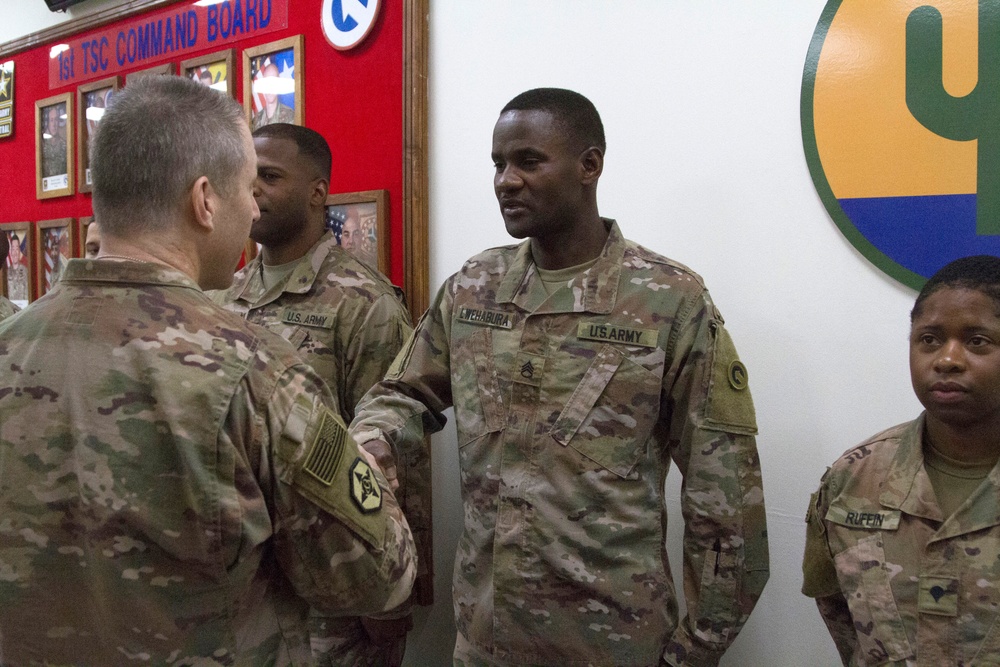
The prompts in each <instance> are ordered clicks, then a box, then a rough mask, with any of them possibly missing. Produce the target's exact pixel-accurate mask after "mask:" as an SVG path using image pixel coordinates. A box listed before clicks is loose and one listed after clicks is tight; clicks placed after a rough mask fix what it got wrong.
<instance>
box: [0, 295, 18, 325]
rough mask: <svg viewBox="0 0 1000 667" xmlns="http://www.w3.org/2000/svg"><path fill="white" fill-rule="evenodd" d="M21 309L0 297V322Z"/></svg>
mask: <svg viewBox="0 0 1000 667" xmlns="http://www.w3.org/2000/svg"><path fill="white" fill-rule="evenodd" d="M20 310H21V309H20V308H18V307H17V306H15V305H14V304H12V303H11V302H10V300H9V299H8V298H7V297H4V296H0V320H5V319H7V318H8V317H10V316H11V315H13V314H14V313H17V312H19V311H20Z"/></svg>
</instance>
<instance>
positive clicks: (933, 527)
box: [802, 256, 1000, 667]
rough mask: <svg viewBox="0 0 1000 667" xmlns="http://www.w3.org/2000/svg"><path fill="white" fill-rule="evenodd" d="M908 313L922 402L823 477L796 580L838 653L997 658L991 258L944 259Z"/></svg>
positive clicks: (997, 305) (873, 657) (996, 368)
mask: <svg viewBox="0 0 1000 667" xmlns="http://www.w3.org/2000/svg"><path fill="white" fill-rule="evenodd" d="M911 320H912V328H911V334H910V376H911V379H912V382H913V388H914V391H915V392H916V394H917V398H919V399H920V402H921V403H922V404H923V406H924V408H925V411H924V413H923V414H921V415H920V417H918V418H917V419H916V420H914V421H912V422H909V423H906V424H901V425H899V426H895V427H893V428H891V429H889V430H887V431H884V432H882V433H879V434H878V435H876V436H874V437H872V438H870V439H868V440H867V441H865V442H864V443H862V444H861V445H858V446H857V447H854V448H852V449H850V450H848V451H847V452H846V453H845V454H844V455H843V456H842V457H841V458H840V459H838V460H837V461H836V462H835V463H834V464H833V467H832V468H830V469H829V470H828V471H827V473H826V474H825V475H824V476H823V481H822V482H821V484H820V488H819V491H817V493H815V494H813V496H812V498H811V500H810V504H809V512H808V517H807V533H806V549H805V557H804V559H803V565H802V569H803V574H804V583H803V587H802V592H803V593H805V594H806V595H808V596H810V597H813V598H816V603H817V605H818V606H819V610H820V613H821V614H822V616H823V620H824V621H825V622H826V625H827V628H828V629H829V630H830V634H831V635H832V637H833V640H834V643H835V644H836V645H837V649H838V650H839V651H840V655H841V658H842V659H843V662H844V664H845V665H897V666H900V667H902V666H904V665H907V666H908V665H959V666H965V667H972V666H978V665H1000V512H998V505H997V499H998V497H1000V466H998V465H997V461H998V457H1000V258H997V257H991V256H978V257H967V258H964V259H960V260H956V261H955V262H952V263H951V264H949V265H948V266H946V267H944V268H943V269H941V270H940V271H939V272H938V273H936V274H935V275H934V276H933V277H932V278H931V279H930V280H928V281H927V283H926V284H925V286H924V288H923V290H922V291H921V292H920V294H919V295H918V297H917V300H916V304H915V305H914V308H913V312H912V315H911Z"/></svg>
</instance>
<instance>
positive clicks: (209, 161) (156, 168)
mask: <svg viewBox="0 0 1000 667" xmlns="http://www.w3.org/2000/svg"><path fill="white" fill-rule="evenodd" d="M245 123H246V120H245V118H244V117H243V109H242V107H240V105H239V104H237V103H236V101H235V100H233V99H232V98H230V97H229V96H227V95H225V94H222V93H220V92H219V91H216V90H213V89H211V88H207V87H205V86H203V85H201V84H200V83H196V82H194V81H191V80H190V79H188V78H187V77H181V76H145V77H143V78H141V79H139V80H138V81H136V82H134V83H130V84H128V86H126V87H125V89H124V90H123V91H121V92H120V93H117V94H116V95H115V96H114V97H113V98H112V101H111V104H110V105H109V107H108V111H107V112H106V113H105V115H104V117H103V118H102V119H101V122H100V124H99V125H98V129H97V133H96V134H95V136H94V144H93V146H92V148H91V157H90V166H91V173H92V174H93V178H94V184H93V204H94V215H95V217H96V218H98V219H100V221H101V230H102V231H103V232H105V233H106V234H109V235H112V236H126V235H128V234H129V233H135V232H144V231H151V230H155V229H162V228H163V227H164V226H165V225H166V224H167V223H168V222H169V220H170V219H171V218H172V217H173V215H174V214H175V213H176V211H177V210H178V207H179V206H180V205H181V202H182V199H183V198H184V196H185V195H186V194H187V192H188V191H189V189H190V188H191V186H192V185H193V184H194V182H195V181H196V180H197V179H198V178H200V177H201V176H207V177H208V180H209V182H210V183H211V184H212V187H214V188H215V189H216V191H217V192H219V193H220V194H222V195H224V196H225V195H228V194H231V193H232V192H233V190H234V188H235V187H237V185H238V183H237V175H238V174H240V173H241V172H242V170H243V168H244V166H245V164H246V159H247V156H246V147H245V145H244V143H243V141H244V140H243V137H242V136H241V132H240V125H241V124H244V125H245Z"/></svg>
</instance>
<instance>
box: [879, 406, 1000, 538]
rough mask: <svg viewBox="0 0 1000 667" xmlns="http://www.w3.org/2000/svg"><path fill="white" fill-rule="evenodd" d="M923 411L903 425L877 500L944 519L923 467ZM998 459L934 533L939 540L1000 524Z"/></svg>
mask: <svg viewBox="0 0 1000 667" xmlns="http://www.w3.org/2000/svg"><path fill="white" fill-rule="evenodd" d="M925 419H926V413H924V414H921V415H920V417H919V418H918V419H916V420H914V421H913V422H911V423H910V425H909V426H908V427H907V428H906V430H905V431H904V432H903V436H902V440H901V442H900V446H899V448H898V449H897V450H896V455H895V456H894V457H893V459H892V462H891V463H890V464H889V470H888V473H887V474H886V478H885V484H884V486H883V487H882V493H881V495H880V496H879V502H881V503H882V505H884V506H885V507H890V508H893V509H900V510H902V511H903V512H906V513H907V514H910V515H913V516H919V517H923V518H926V519H931V520H933V521H945V517H944V516H943V515H942V514H941V508H940V507H939V506H938V503H937V498H936V497H935V495H934V489H933V488H932V487H931V480H930V477H928V475H927V471H926V470H925V469H924V449H923V445H924V422H925ZM998 487H1000V462H998V463H997V465H995V466H994V467H993V470H991V471H990V474H989V476H988V477H987V478H986V480H984V484H982V485H980V487H979V488H978V489H976V490H975V491H973V493H972V495H971V496H970V497H969V498H968V501H967V504H965V505H964V506H963V507H964V509H962V508H960V509H959V510H958V511H957V512H956V513H955V514H954V515H953V516H951V517H949V520H948V521H945V523H944V525H942V526H941V528H940V529H939V530H938V531H937V533H935V534H934V538H933V539H934V540H942V539H948V538H952V537H955V536H957V535H962V534H965V533H971V532H974V531H977V530H984V529H987V528H991V527H993V526H996V525H1000V495H998V494H997V493H996V489H997V488H998Z"/></svg>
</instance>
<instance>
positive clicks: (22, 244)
mask: <svg viewBox="0 0 1000 667" xmlns="http://www.w3.org/2000/svg"><path fill="white" fill-rule="evenodd" d="M0 232H3V233H4V234H7V238H8V239H9V240H10V254H9V255H7V263H6V265H5V266H4V267H3V295H4V296H5V297H7V298H8V299H10V300H11V301H12V302H13V303H14V305H16V306H20V307H21V308H24V307H25V306H27V305H28V304H29V303H31V302H32V301H34V300H35V298H36V296H35V284H34V281H33V280H32V279H31V278H32V276H33V275H35V253H34V248H33V247H32V246H33V245H34V238H33V235H32V233H31V223H30V222H5V223H2V224H0ZM15 237H16V238H17V241H18V242H17V243H16V244H15V243H14V238H15ZM15 246H16V247H15ZM15 264H16V265H17V266H18V267H20V268H19V269H18V271H17V272H16V274H12V272H11V268H12V267H13V266H14V265H15Z"/></svg>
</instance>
